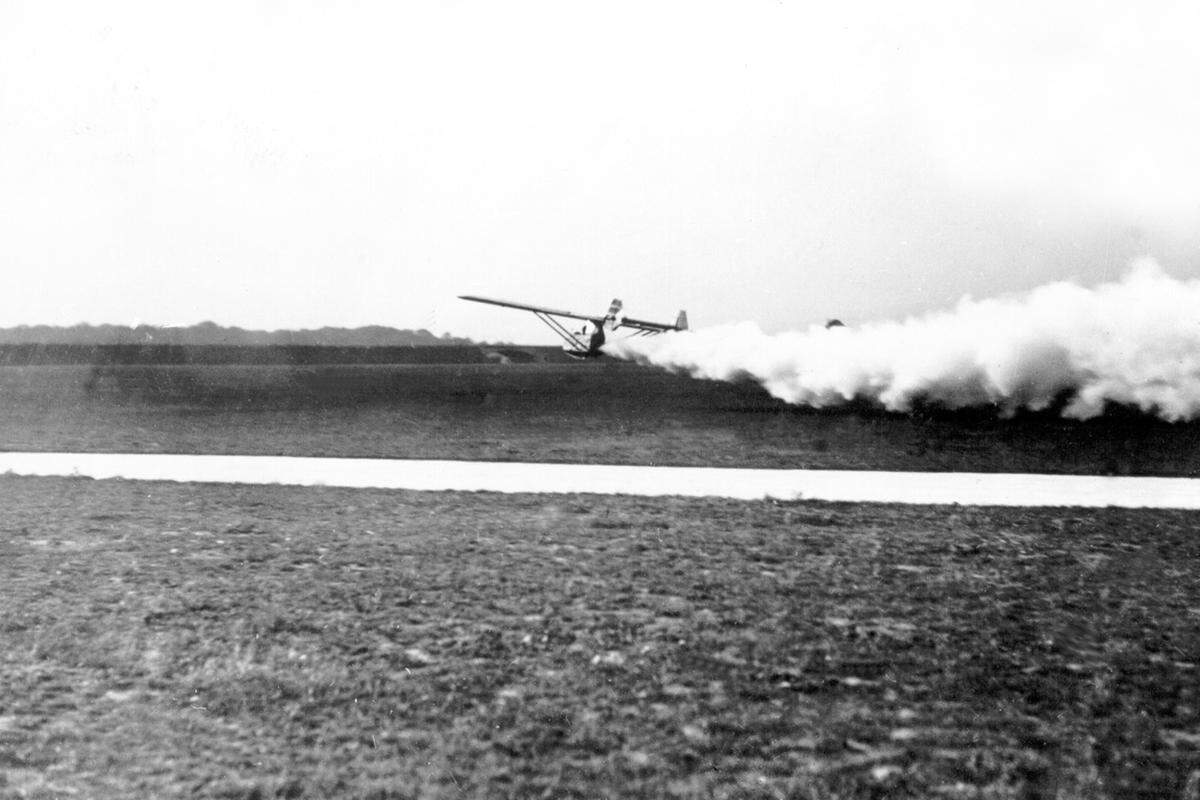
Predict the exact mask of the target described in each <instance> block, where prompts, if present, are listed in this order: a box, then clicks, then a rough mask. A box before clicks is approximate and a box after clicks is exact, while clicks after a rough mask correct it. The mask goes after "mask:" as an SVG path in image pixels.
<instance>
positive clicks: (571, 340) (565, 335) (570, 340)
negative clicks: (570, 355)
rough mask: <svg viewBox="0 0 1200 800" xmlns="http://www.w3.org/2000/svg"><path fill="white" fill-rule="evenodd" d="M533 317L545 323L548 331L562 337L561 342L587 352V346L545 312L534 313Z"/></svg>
mask: <svg viewBox="0 0 1200 800" xmlns="http://www.w3.org/2000/svg"><path fill="white" fill-rule="evenodd" d="M533 315H534V316H535V317H537V318H538V319H540V320H541V321H542V322H544V323H546V325H547V327H549V328H550V330H552V331H554V332H555V333H557V334H558V335H559V336H561V337H562V339H563V341H564V342H566V343H567V344H569V345H571V347H574V348H575V349H576V350H587V346H586V345H583V344H581V343H580V341H579V340H578V339H576V338H575V335H574V334H572V333H571V332H570V331H569V330H567V328H566V326H565V325H563V324H562V323H561V322H559V321H558V320H556V319H555V318H554V317H552V316H550V315H549V314H547V313H546V312H545V311H534V312H533Z"/></svg>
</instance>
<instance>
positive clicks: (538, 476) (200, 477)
mask: <svg viewBox="0 0 1200 800" xmlns="http://www.w3.org/2000/svg"><path fill="white" fill-rule="evenodd" d="M0 473H12V474H16V475H53V476H81V477H89V478H125V479H129V480H161V481H181V482H188V483H243V484H289V485H298V486H346V487H359V488H380V489H417V490H431V491H443V490H455V491H486V492H543V493H562V494H571V493H594V494H624V495H642V496H660V495H683V496H688V497H729V498H736V499H745V500H753V499H761V498H766V497H773V498H778V499H786V500H798V499H806V500H835V501H848V502H865V503H913V504H949V503H959V504H962V505H997V506H1082V507H1104V506H1123V507H1127V508H1185V509H1200V479H1195V478H1124V477H1120V478H1118V477H1100V476H1090V475H1018V474H990V473H973V472H849V471H839V470H806V469H726V468H717V467H642V466H616V465H602V464H528V463H514V462H496V461H417V460H403V459H400V460H392V459H378V458H296V457H285V456H229V455H165V454H145V453H3V452H0Z"/></svg>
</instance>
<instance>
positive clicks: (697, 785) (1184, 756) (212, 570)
mask: <svg viewBox="0 0 1200 800" xmlns="http://www.w3.org/2000/svg"><path fill="white" fill-rule="evenodd" d="M0 497H2V498H3V513H2V516H0V586H2V587H3V590H2V591H0V641H2V642H3V645H4V646H3V648H2V649H0V776H2V777H0V797H4V798H17V797H44V798H50V797H65V796H80V797H98V798H125V797H186V796H197V797H223V798H267V797H289V798H309V797H311V798H323V797H364V798H366V797H371V798H391V797H395V798H404V797H435V798H436V797H446V798H452V797H453V798H458V797H466V798H482V797H521V798H524V797H552V798H559V797H578V798H594V797H692V798H707V797H721V798H735V797H736V798H759V797H762V798H777V797H785V798H868V797H914V798H917V797H922V798H923V797H949V798H1020V797H1025V798H1035V797H1046V798H1050V797H1063V798H1105V797H1113V798H1116V797H1145V798H1164V797H1169V798H1182V797H1191V796H1194V794H1195V787H1196V785H1197V784H1198V782H1200V733H1198V732H1200V697H1198V691H1200V671H1198V668H1197V664H1198V662H1200V632H1198V631H1200V581H1198V580H1197V567H1196V565H1197V563H1198V559H1200V536H1198V535H1197V530H1196V528H1197V523H1200V516H1197V515H1196V514H1194V513H1185V512H1166V511H1155V512H1151V511H1136V512H1135V511H1116V510H1109V511H1101V512H1094V513H1092V512H1080V511H1075V510H1040V511H1026V510H1000V509H988V508H957V507H955V508H951V507H933V508H901V507H886V506H871V507H855V506H850V505H829V504H815V503H794V504H776V503H745V502H733V501H685V500H678V499H674V500H673V499H666V500H663V499H655V500H641V499H631V498H610V497H599V496H586V495H580V496H535V495H528V496H520V495H517V496H497V495H471V494H454V493H406V492H384V491H367V490H357V491H356V490H334V489H297V488H283V487H222V486H205V487H199V486H187V485H173V484H158V483H137V482H121V481H105V482H95V481H88V480H79V479H75V480H70V479H34V478H14V477H11V476H9V477H0ZM1189 792H1190V794H1189Z"/></svg>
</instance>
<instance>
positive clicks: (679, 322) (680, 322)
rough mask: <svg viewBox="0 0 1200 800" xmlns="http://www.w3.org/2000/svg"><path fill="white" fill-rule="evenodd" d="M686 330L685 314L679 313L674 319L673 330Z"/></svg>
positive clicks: (683, 312)
mask: <svg viewBox="0 0 1200 800" xmlns="http://www.w3.org/2000/svg"><path fill="white" fill-rule="evenodd" d="M687 329H688V323H687V312H686V311H680V312H679V316H678V317H676V318H675V330H677V331H686V330H687Z"/></svg>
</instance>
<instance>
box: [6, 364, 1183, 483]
mask: <svg viewBox="0 0 1200 800" xmlns="http://www.w3.org/2000/svg"><path fill="white" fill-rule="evenodd" d="M0 409H3V413H0V449H4V450H42V451H107V452H168V453H241V454H267V455H301V456H305V455H307V456H352V457H362V456H375V457H386V458H467V459H489V460H512V461H552V462H553V461H557V462H598V463H612V464H669V465H697V466H748V467H789V468H802V467H804V468H821V469H887V470H921V471H928V470H935V471H938V470H955V471H978V472H998V471H1000V472H1003V471H1011V472H1059V473H1077V474H1123V475H1176V476H1196V475H1200V424H1197V423H1188V424H1182V423H1180V424H1169V423H1166V422H1162V421H1157V420H1154V419H1151V418H1149V417H1147V416H1145V415H1140V414H1133V413H1131V412H1120V411H1117V412H1114V413H1111V414H1108V415H1106V416H1104V417H1102V418H1099V419H1095V420H1090V421H1086V422H1079V421H1074V420H1064V419H1061V418H1059V417H1058V416H1057V415H1056V414H1054V413H1052V412H1046V413H1042V414H1025V415H1021V416H1018V417H1017V418H1015V419H1001V418H999V417H998V416H997V414H996V413H995V411H993V410H984V411H977V412H963V413H954V414H950V413H945V412H937V411H932V410H929V411H922V412H917V413H914V414H907V415H901V414H886V413H882V412H880V411H878V410H875V409H868V408H863V407H853V408H840V409H830V410H824V411H814V410H811V409H797V408H793V407H789V406H787V405H785V404H783V403H781V402H779V401H777V400H774V399H772V398H771V397H770V396H768V395H767V394H766V392H764V391H763V390H762V389H760V388H759V387H757V386H754V385H748V384H742V385H735V384H729V383H723V382H716V381H697V380H692V379H690V378H687V377H683V376H678V375H670V374H668V373H665V372H662V371H659V370H656V369H651V368H644V367H638V366H635V365H632V364H625V363H620V362H608V363H587V364H566V365H561V364H529V365H517V364H509V365H494V364H441V365H401V366H388V365H373V366H372V365H351V366H336V365H329V366H321V365H316V366H280V365H257V366H246V365H240V366H238V365H234V366H220V365H203V366H186V365H149V366H148V365H142V366H119V365H117V366H114V365H102V366H95V367H89V366H35V367H15V366H9V367H0Z"/></svg>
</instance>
